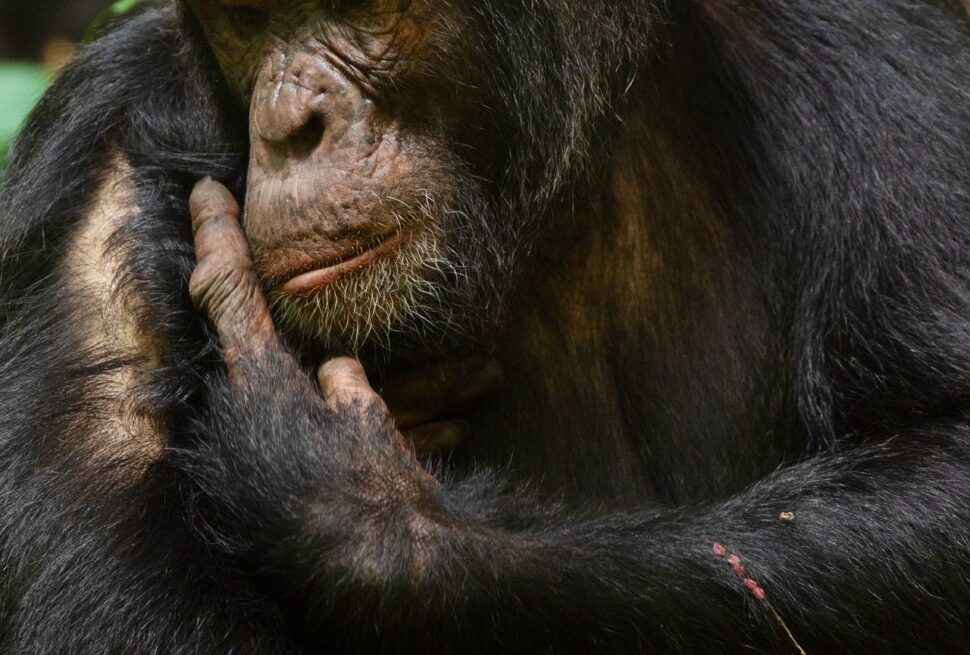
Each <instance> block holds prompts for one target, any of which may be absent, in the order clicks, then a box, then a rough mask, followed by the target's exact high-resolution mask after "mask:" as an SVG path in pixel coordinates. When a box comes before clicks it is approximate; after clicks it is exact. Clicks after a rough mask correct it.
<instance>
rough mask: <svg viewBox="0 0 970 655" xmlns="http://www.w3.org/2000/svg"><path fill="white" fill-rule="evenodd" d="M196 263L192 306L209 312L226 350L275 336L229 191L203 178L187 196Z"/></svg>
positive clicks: (238, 349)
mask: <svg viewBox="0 0 970 655" xmlns="http://www.w3.org/2000/svg"><path fill="white" fill-rule="evenodd" d="M189 208H190V211H191V213H192V229H193V233H194V240H195V251H196V257H197V260H198V263H197V265H196V268H195V271H194V272H193V273H192V279H191V280H190V282H189V293H190V295H191V296H192V301H193V303H195V306H196V307H197V308H198V309H199V310H200V311H203V312H205V313H206V314H208V316H209V318H211V319H212V321H213V323H214V324H215V326H216V329H217V330H218V332H219V338H220V341H221V342H222V345H223V347H224V348H225V349H226V351H227V353H228V352H230V351H232V352H235V353H239V352H242V351H249V350H257V351H258V350H261V349H262V348H265V347H266V345H268V344H269V343H271V342H272V341H273V340H274V339H275V332H274V330H273V323H272V319H271V318H270V315H269V309H268V307H267V304H266V300H265V298H264V297H263V293H262V290H261V289H260V288H259V281H258V279H257V277H256V272H255V269H254V268H253V264H252V260H251V258H250V256H249V247H248V244H247V242H246V237H245V235H244V234H243V231H242V228H241V227H240V225H239V205H238V204H237V203H236V200H235V199H234V198H233V197H232V194H231V193H229V190H228V189H226V188H225V187H224V186H222V185H221V184H219V183H218V182H214V181H212V180H211V179H208V178H207V179H205V180H202V181H201V182H199V183H198V184H196V186H195V189H194V190H193V191H192V196H191V198H190V200H189Z"/></svg>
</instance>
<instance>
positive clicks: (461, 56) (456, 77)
mask: <svg viewBox="0 0 970 655" xmlns="http://www.w3.org/2000/svg"><path fill="white" fill-rule="evenodd" d="M189 6H190V7H191V9H192V11H193V12H194V14H195V16H196V18H197V19H198V20H199V22H200V23H201V25H202V29H203V32H204V34H205V36H206V38H207V40H208V41H209V44H210V46H211V49H212V52H213V54H214V55H215V58H216V60H217V61H218V63H219V66H220V68H221V70H222V72H223V75H224V76H225V78H226V80H227V82H228V83H229V85H230V86H231V88H232V89H233V90H234V91H235V93H236V94H237V95H238V97H239V98H240V99H241V100H242V101H243V102H244V103H248V106H249V122H250V162H249V172H248V181H247V191H246V198H245V210H244V226H245V230H246V234H247V238H248V239H249V242H250V247H251V250H252V252H253V255H254V259H255V262H256V267H257V272H258V273H259V275H260V279H261V280H262V283H263V286H264V287H265V288H266V290H267V292H268V294H269V297H270V299H271V303H272V305H273V308H274V312H275V313H276V315H277V319H278V321H279V322H280V323H281V324H282V327H283V329H284V330H285V331H287V333H288V334H290V335H291V336H292V335H295V338H296V339H299V340H301V341H302V342H304V343H310V344H314V345H315V346H318V347H323V348H342V349H350V350H357V349H359V348H360V347H362V346H364V345H365V344H368V343H372V342H387V343H389V342H390V339H391V336H392V335H394V334H395V333H405V334H412V335H414V336H417V335H418V334H419V333H422V334H425V335H426V333H427V332H428V331H429V330H431V331H443V330H448V329H451V328H450V327H449V326H451V327H453V326H455V325H457V324H462V325H461V330H463V331H466V332H467V331H468V329H469V327H468V324H469V322H470V321H473V320H478V318H476V317H473V316H472V315H471V314H472V312H471V308H472V307H475V306H477V305H479V304H480V299H477V298H476V297H477V295H478V291H477V287H478V286H479V283H478V280H479V279H480V276H481V275H482V271H483V270H484V269H485V268H486V267H487V266H488V265H489V264H488V262H489V260H494V259H496V255H495V253H489V252H487V250H488V248H489V246H488V243H489V241H490V240H489V239H487V238H483V235H481V234H480V232H481V227H480V226H481V225H482V224H487V223H489V221H490V220H491V219H489V218H487V217H484V216H483V211H484V210H483V209H482V207H484V206H486V205H487V204H488V203H487V202H486V201H485V200H483V197H484V195H483V194H482V193H481V192H480V190H479V188H478V187H479V183H478V182H477V181H476V180H477V179H480V177H481V176H480V175H471V174H469V173H467V172H466V171H470V170H473V169H475V168H479V169H480V166H479V167H476V166H475V164H474V161H475V158H476V157H478V158H483V157H487V154H486V151H487V149H488V143H487V142H485V141H484V140H483V137H482V135H483V134H484V133H485V132H486V130H485V128H484V126H483V125H484V124H483V123H482V122H481V121H480V118H481V117H482V116H483V114H484V113H485V112H484V107H486V106H487V104H488V100H487V99H486V98H482V97H480V96H479V95H478V91H477V89H479V88H480V85H478V84H477V83H476V80H475V75H474V73H470V71H475V70H476V69H478V68H479V67H480V63H479V62H476V61H474V59H473V57H472V54H473V53H474V49H473V48H470V47H469V45H468V43H469V42H470V40H469V39H467V38H466V37H465V35H464V34H463V29H462V26H463V25H465V24H466V23H465V21H466V17H464V16H462V15H460V14H459V13H458V12H457V10H456V9H455V5H454V3H450V2H443V1H441V0H356V1H353V2H349V1H347V0H343V1H337V0H324V1H323V2H320V1H319V0H318V1H317V2H298V1H286V0H266V1H264V0H222V1H220V0H191V1H190V2H189ZM468 78H471V79H468ZM476 140H478V141H479V142H481V143H477V144H476ZM456 144H461V148H463V149H464V151H463V152H462V154H461V156H460V157H459V156H456V155H455V154H453V153H455V152H456V150H457V148H456ZM475 226H479V227H475ZM459 314H466V315H462V316H459ZM422 340H423V341H427V339H426V338H422V339H415V341H422Z"/></svg>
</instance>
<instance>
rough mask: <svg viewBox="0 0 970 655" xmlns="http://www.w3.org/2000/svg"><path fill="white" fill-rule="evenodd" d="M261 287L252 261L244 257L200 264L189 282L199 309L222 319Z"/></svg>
mask: <svg viewBox="0 0 970 655" xmlns="http://www.w3.org/2000/svg"><path fill="white" fill-rule="evenodd" d="M256 288H257V282H256V274H255V272H254V270H253V267H252V264H251V263H250V262H249V261H247V260H243V259H231V260H228V261H226V260H223V261H220V260H218V259H206V260H203V261H202V262H200V263H199V265H198V266H197V267H196V269H195V272H194V273H193V274H192V278H191V280H190V281H189V294H190V295H191V297H192V299H193V301H194V302H195V304H196V305H197V306H198V307H199V309H201V310H204V311H206V312H208V313H209V314H210V315H212V316H213V318H218V317H220V316H223V315H225V314H226V313H228V312H230V311H231V310H232V309H233V307H234V306H237V305H238V306H241V305H244V304H245V303H246V302H248V300H249V299H250V298H251V297H252V296H253V291H254V290H255V289H256Z"/></svg>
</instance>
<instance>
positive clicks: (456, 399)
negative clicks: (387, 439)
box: [189, 180, 502, 455]
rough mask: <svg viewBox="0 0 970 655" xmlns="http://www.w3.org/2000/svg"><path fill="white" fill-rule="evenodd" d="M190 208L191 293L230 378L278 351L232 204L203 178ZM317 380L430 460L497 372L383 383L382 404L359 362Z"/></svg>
mask: <svg viewBox="0 0 970 655" xmlns="http://www.w3.org/2000/svg"><path fill="white" fill-rule="evenodd" d="M190 209H191V213H192V226H193V233H194V235H195V247H196V254H197V258H198V264H197V267H196V270H195V272H194V273H193V275H192V280H191V283H190V287H189V288H190V293H191V295H192V299H193V302H195V304H196V306H197V307H198V308H199V309H200V310H201V311H204V312H205V313H207V314H208V315H209V317H210V318H211V319H212V320H213V322H214V323H215V325H216V328H217V330H218V332H219V336H220V340H221V342H222V345H223V348H224V349H225V353H226V355H225V356H226V362H227V365H228V366H229V369H230V376H232V375H234V370H235V369H236V367H235V365H234V364H235V363H236V362H237V361H238V360H239V359H240V358H243V357H247V356H258V355H259V354H260V353H261V352H263V351H264V350H265V349H267V348H282V346H281V345H280V344H279V341H278V338H277V335H276V331H275V328H274V326H273V322H272V318H271V317H270V314H269V309H268V307H267V304H266V301H265V299H264V297H263V294H262V291H261V289H260V287H259V282H258V279H257V277H256V273H255V270H254V269H253V266H252V261H251V259H250V256H249V249H248V245H247V243H246V238H245V235H244V234H243V232H242V229H241V228H240V226H239V206H238V203H237V202H236V200H235V198H233V196H232V194H231V193H230V192H229V191H228V190H227V189H226V188H225V187H224V186H222V185H221V184H219V183H217V182H214V181H212V180H203V181H201V182H199V183H198V184H197V185H196V188H195V190H194V191H193V193H192V197H191V200H190ZM318 381H319V382H320V386H321V389H322V390H323V392H324V395H325V396H326V397H327V398H328V399H331V400H336V401H338V402H339V401H340V400H342V399H352V400H361V401H364V403H365V404H368V403H372V402H379V403H381V406H384V407H387V408H388V411H390V413H391V415H392V416H393V417H394V420H395V423H396V425H397V427H398V429H399V430H400V431H401V432H402V433H404V435H405V436H406V437H408V438H409V439H410V440H411V442H412V444H413V445H414V447H415V449H416V450H417V451H418V452H419V454H421V455H436V454H441V453H443V452H446V451H448V450H450V449H452V448H454V447H455V446H457V445H459V444H460V443H461V442H462V441H464V439H466V438H467V436H468V426H467V424H466V423H464V422H463V421H457V420H447V419H448V418H449V417H452V416H454V415H455V414H456V413H458V412H460V411H462V410H464V409H467V408H469V407H471V406H472V405H474V404H475V403H477V402H479V401H481V400H482V399H483V398H485V397H486V396H488V395H489V394H490V393H492V392H494V391H495V390H496V389H497V387H498V386H499V385H500V384H501V381H502V373H501V369H500V368H499V367H498V365H497V364H496V363H494V362H491V361H488V360H483V359H472V360H466V361H462V362H454V363H449V364H444V365H441V366H439V367H436V368H434V369H431V370H428V371H421V372H415V373H409V374H406V375H403V376H399V377H397V378H394V379H392V380H390V381H388V382H387V383H386V384H385V386H384V389H383V400H382V399H381V398H380V397H378V394H377V392H375V391H374V390H373V389H372V388H371V386H370V384H369V383H368V382H367V378H366V375H365V373H364V370H363V368H362V367H361V366H360V364H359V362H357V361H356V360H353V359H349V358H338V359H335V360H331V361H330V362H327V363H325V364H324V365H323V366H322V367H321V368H320V372H319V375H318ZM385 403H386V404H385Z"/></svg>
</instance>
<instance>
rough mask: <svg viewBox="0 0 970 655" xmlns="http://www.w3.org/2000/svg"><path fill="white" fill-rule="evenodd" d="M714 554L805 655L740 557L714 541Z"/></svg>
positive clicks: (803, 653) (802, 653) (800, 652)
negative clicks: (725, 564) (765, 608)
mask: <svg viewBox="0 0 970 655" xmlns="http://www.w3.org/2000/svg"><path fill="white" fill-rule="evenodd" d="M714 554H715V555H717V556H718V557H720V558H721V559H723V560H724V561H725V562H727V563H728V564H730V565H731V570H733V571H734V573H735V574H736V575H737V576H738V577H739V578H741V584H742V585H744V588H745V589H747V590H748V591H749V592H750V593H751V595H752V596H754V597H755V599H756V600H757V601H758V602H760V603H763V604H764V606H765V607H767V608H768V611H769V612H771V615H772V616H773V617H775V621H777V622H778V625H780V626H781V629H782V630H784V631H785V635H787V636H788V639H789V640H791V643H792V645H793V646H795V648H796V649H797V650H798V652H799V654H800V655H806V654H805V650H804V649H803V648H802V647H801V644H799V643H798V640H796V639H795V635H793V634H792V632H791V630H789V629H788V626H787V625H785V622H784V621H783V620H782V618H781V615H780V614H778V612H777V611H776V610H775V608H774V607H773V606H772V604H771V603H769V602H768V594H766V593H765V590H764V589H763V588H762V587H761V585H760V584H758V581H757V580H755V579H754V578H751V577H748V571H747V569H745V568H744V565H743V564H741V558H740V557H738V556H737V555H735V554H734V553H732V552H731V551H729V550H728V549H727V548H725V547H724V546H722V545H721V544H719V543H716V542H715V544H714Z"/></svg>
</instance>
